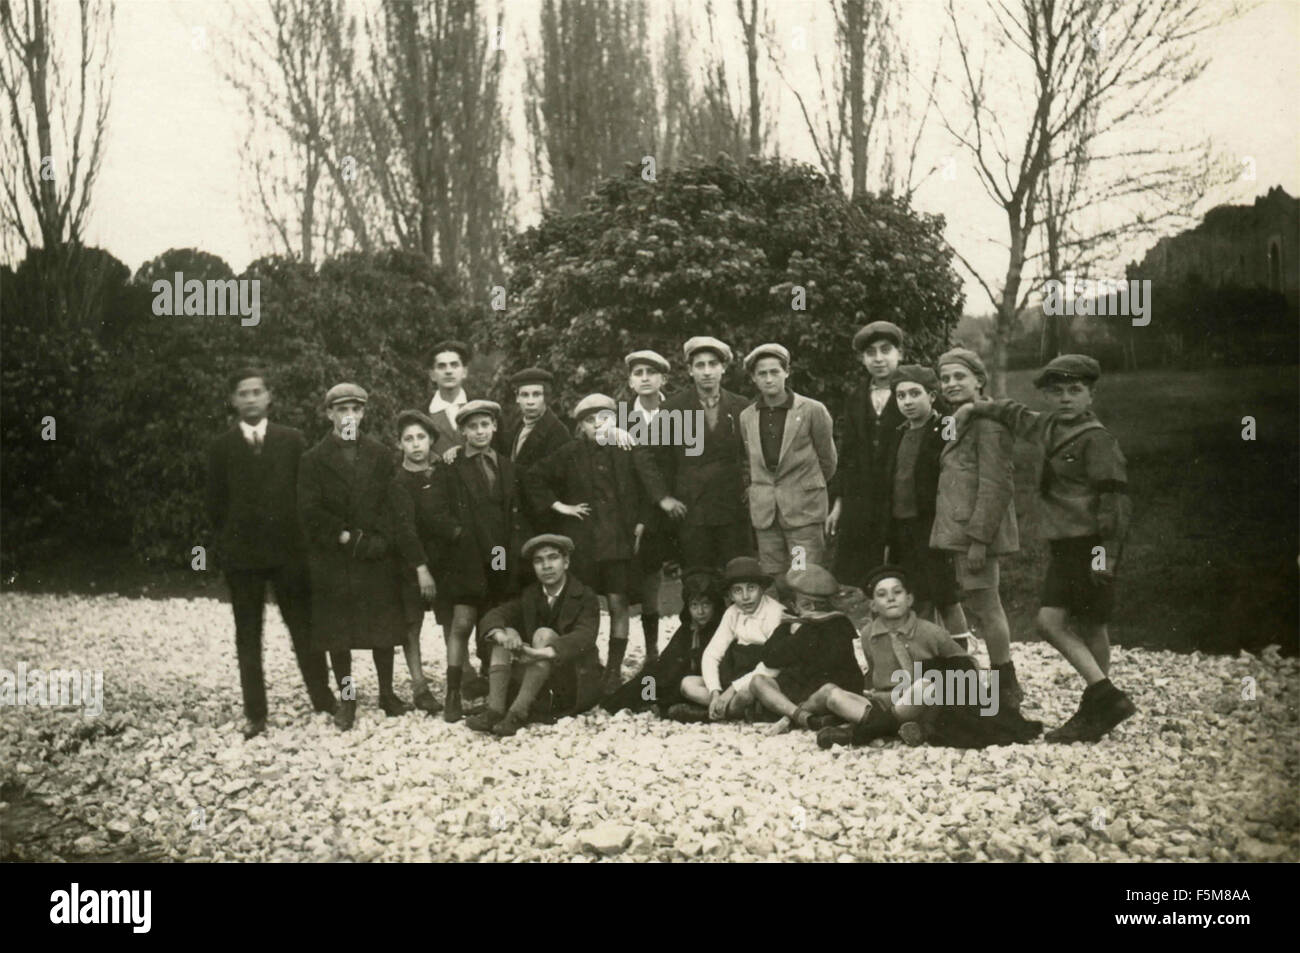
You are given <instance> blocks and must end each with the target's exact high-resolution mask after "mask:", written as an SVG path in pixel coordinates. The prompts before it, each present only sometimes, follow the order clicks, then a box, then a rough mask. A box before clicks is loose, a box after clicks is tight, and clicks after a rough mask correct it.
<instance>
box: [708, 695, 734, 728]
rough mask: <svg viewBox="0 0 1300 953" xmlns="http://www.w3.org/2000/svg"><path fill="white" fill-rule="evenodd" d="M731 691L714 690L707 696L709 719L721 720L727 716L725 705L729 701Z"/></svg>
mask: <svg viewBox="0 0 1300 953" xmlns="http://www.w3.org/2000/svg"><path fill="white" fill-rule="evenodd" d="M732 696H733V693H732V691H731V689H727V690H726V691H725V692H714V693H713V694H712V695H710V696H709V720H710V721H721V720H722V719H723V718H725V717H727V705H728V703H729V702H730V701H731V699H732Z"/></svg>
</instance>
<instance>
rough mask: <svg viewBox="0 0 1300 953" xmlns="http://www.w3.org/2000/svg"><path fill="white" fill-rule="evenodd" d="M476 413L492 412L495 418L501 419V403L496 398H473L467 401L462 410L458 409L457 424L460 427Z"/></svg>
mask: <svg viewBox="0 0 1300 953" xmlns="http://www.w3.org/2000/svg"><path fill="white" fill-rule="evenodd" d="M475 414H491V415H492V417H493V419H495V420H500V419H501V405H500V404H498V403H497V402H496V401H495V400H471V401H467V402H466V403H465V404H464V405H463V406H462V407H461V408H460V410H458V411H456V426H457V427H459V426H460V425H461V424H463V423H464V422H465V421H467V420H469V418H471V417H473V416H474V415H475Z"/></svg>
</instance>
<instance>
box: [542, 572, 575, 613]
mask: <svg viewBox="0 0 1300 953" xmlns="http://www.w3.org/2000/svg"><path fill="white" fill-rule="evenodd" d="M568 584H569V577H568V576H565V577H564V582H562V583H560V588H559V589H556V590H555V595H551V594H550V593H549V592H547V591H546V586H545V585H543V586H542V595H544V596H546V604H547V605H548V606H553V605H555V600H556V599H558V598H560V596H562V595H564V587H565V586H566V585H568Z"/></svg>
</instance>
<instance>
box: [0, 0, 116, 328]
mask: <svg viewBox="0 0 1300 953" xmlns="http://www.w3.org/2000/svg"><path fill="white" fill-rule="evenodd" d="M68 9H69V7H68V5H66V4H65V5H59V7H58V11H59V13H60V14H61V13H63V12H64V11H67V10H68ZM75 9H76V18H77V25H76V30H75V33H74V32H73V31H71V30H70V31H67V32H64V31H60V30H59V29H58V28H57V24H55V23H54V22H52V20H51V14H52V12H53V11H52V9H51V5H50V4H49V2H48V0H27V2H25V3H22V4H20V5H14V4H12V3H11V2H10V0H0V41H2V42H0V94H3V96H4V108H3V115H4V126H3V132H2V134H0V166H2V167H3V168H4V170H5V173H4V175H3V176H2V177H0V182H3V185H2V186H0V189H2V190H3V192H2V194H0V198H2V199H3V202H2V204H0V220H2V221H3V224H4V227H5V231H6V235H7V236H9V237H8V238H7V244H11V243H12V238H13V237H14V236H16V238H17V241H18V243H19V244H20V245H21V246H22V247H23V248H24V249H25V250H27V251H31V250H32V249H34V248H42V249H44V250H45V251H46V252H47V253H53V252H55V251H56V250H58V251H59V253H58V254H57V255H54V256H53V258H51V257H50V255H49V254H47V256H46V259H47V261H48V262H49V263H50V264H51V266H52V267H54V268H55V269H56V273H54V274H52V275H51V276H50V278H51V281H50V282H49V285H50V287H51V289H52V290H54V289H57V288H58V287H60V286H61V285H62V284H63V283H64V282H63V280H62V279H66V277H67V276H66V275H63V274H58V273H57V271H58V270H61V269H66V268H70V267H74V265H73V261H74V258H75V257H76V256H75V255H74V254H73V252H74V250H75V247H76V246H78V245H80V243H81V241H82V238H83V235H84V231H85V222H86V215H87V213H88V211H89V209H90V203H91V199H92V197H93V195H94V188H95V179H96V177H97V176H98V174H99V169H100V163H101V161H102V160H103V144H104V132H105V129H106V126H107V122H108V108H109V99H110V88H111V85H112V76H111V73H110V69H109V53H110V40H111V36H112V26H113V13H114V8H113V5H112V3H103V2H98V0H79V2H78V3H77V5H76V8H75ZM70 33H71V34H72V35H74V36H75V40H74V41H73V42H72V43H70V44H69V45H68V46H67V47H65V46H64V45H63V39H62V38H63V37H65V36H68V35H69V34H70ZM7 251H16V249H7ZM64 252H66V254H65V253H64ZM68 304H69V303H68V302H67V301H66V300H58V301H56V302H55V307H56V308H58V310H60V312H62V311H64V310H65V309H66V307H67V306H68Z"/></svg>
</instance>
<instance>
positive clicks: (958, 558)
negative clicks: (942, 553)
mask: <svg viewBox="0 0 1300 953" xmlns="http://www.w3.org/2000/svg"><path fill="white" fill-rule="evenodd" d="M949 555H950V556H951V557H952V566H953V571H954V574H955V575H956V577H957V585H958V586H959V587H961V590H962V592H969V591H971V590H972V589H996V588H998V581H999V579H1000V574H999V572H998V557H996V556H985V557H984V568H983V569H981V570H980V571H979V572H973V571H972V570H971V568H970V564H969V563H968V561H967V559H966V554H965V553H950V554H949Z"/></svg>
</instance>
